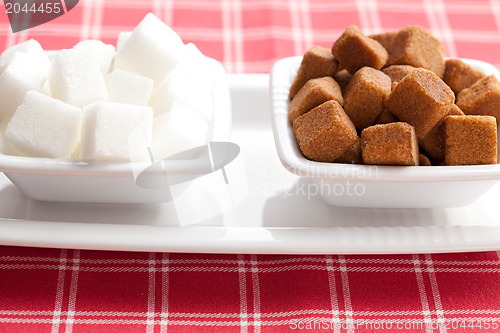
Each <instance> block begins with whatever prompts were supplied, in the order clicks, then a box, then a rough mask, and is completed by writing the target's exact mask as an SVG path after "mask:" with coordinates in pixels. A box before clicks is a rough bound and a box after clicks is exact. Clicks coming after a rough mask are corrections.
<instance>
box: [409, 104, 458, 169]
mask: <svg viewBox="0 0 500 333" xmlns="http://www.w3.org/2000/svg"><path fill="white" fill-rule="evenodd" d="M463 115H464V113H463V112H462V111H461V110H460V108H459V107H458V106H456V105H455V104H453V105H452V106H451V109H450V111H449V112H448V116H463ZM444 119H446V117H445V118H443V119H442V120H441V121H440V122H439V123H438V124H437V125H436V126H434V128H433V129H431V130H430V131H429V133H427V135H426V136H425V137H424V138H422V139H420V140H419V144H420V147H422V148H423V149H424V150H425V151H426V153H427V154H428V155H429V156H431V157H432V158H433V159H434V160H435V161H441V160H443V159H444Z"/></svg>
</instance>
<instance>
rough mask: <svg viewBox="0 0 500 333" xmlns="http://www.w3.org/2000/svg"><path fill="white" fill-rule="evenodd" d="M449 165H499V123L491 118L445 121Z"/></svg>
mask: <svg viewBox="0 0 500 333" xmlns="http://www.w3.org/2000/svg"><path fill="white" fill-rule="evenodd" d="M444 129H445V145H446V148H445V162H446V165H477V164H496V163H497V123H496V120H495V118H494V117H491V116H449V117H446V118H445V119H444Z"/></svg>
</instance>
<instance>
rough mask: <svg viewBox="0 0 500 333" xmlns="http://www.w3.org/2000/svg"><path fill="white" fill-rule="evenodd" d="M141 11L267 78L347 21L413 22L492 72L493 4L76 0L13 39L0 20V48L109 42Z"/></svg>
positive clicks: (238, 67) (386, 26)
mask: <svg viewBox="0 0 500 333" xmlns="http://www.w3.org/2000/svg"><path fill="white" fill-rule="evenodd" d="M0 11H1V12H2V13H4V12H5V10H4V7H3V3H2V4H1V6H0ZM148 12H153V13H155V14H156V15H157V16H158V17H160V18H161V19H162V20H164V21H165V22H166V23H167V24H168V25H170V26H171V27H172V28H173V29H175V31H177V32H178V33H179V35H180V36H181V37H182V38H183V40H184V42H193V43H195V44H196V45H197V46H198V47H199V48H200V49H201V51H202V52H203V53H205V54H207V55H208V56H210V57H213V58H215V59H218V60H220V61H221V62H222V63H223V64H224V66H225V68H226V70H227V71H228V72H229V73H268V72H269V70H270V68H271V65H272V63H273V62H274V61H276V59H279V58H283V57H288V56H293V55H302V54H303V53H304V52H305V51H306V50H307V49H308V48H309V47H311V46H312V45H314V44H317V45H322V46H325V47H331V45H332V43H333V42H334V41H335V39H336V38H337V37H338V36H339V35H340V34H341V33H342V31H343V30H344V29H345V28H346V27H347V26H348V25H350V24H357V25H358V26H360V27H361V29H362V30H363V31H364V32H365V33H366V34H371V33H377V32H382V31H389V30H396V29H400V28H402V27H405V26H407V25H409V24H418V25H421V26H423V27H424V28H426V29H428V30H430V31H431V32H432V33H433V34H434V35H435V36H436V37H438V38H440V39H441V40H442V41H443V42H444V45H445V49H446V55H447V56H449V57H463V58H473V59H479V60H484V61H487V62H490V63H492V64H495V65H496V66H499V67H500V55H499V54H500V30H499V29H500V1H499V0H489V1H488V0H455V1H444V0H405V1H394V0H356V1H348V0H343V1H338V0H336V1H332V0H203V1H202V0H180V1H173V0H149V1H135V0H107V1H105V0H81V1H80V2H79V4H78V5H77V6H76V7H75V8H73V9H72V10H71V11H69V12H68V13H66V14H65V15H63V16H61V17H59V18H57V19H55V20H54V21H51V22H49V23H46V24H43V25H41V26H38V27H35V28H32V29H30V30H27V31H23V32H20V33H17V34H15V35H13V34H10V26H9V24H8V21H7V15H0V17H1V18H0V32H1V34H0V49H4V48H6V47H9V46H11V45H14V44H16V43H19V42H22V41H24V40H27V39H29V38H35V39H37V40H39V41H40V43H41V44H42V46H43V47H44V48H46V49H59V48H68V47H71V46H73V45H74V44H75V43H77V42H78V41H80V40H82V39H88V38H95V39H102V40H103V41H104V42H106V43H112V44H115V43H116V38H117V36H118V33H119V32H120V31H126V30H132V29H133V27H134V26H135V25H137V23H138V22H139V21H140V20H141V19H142V18H143V17H144V15H145V14H146V13H148Z"/></svg>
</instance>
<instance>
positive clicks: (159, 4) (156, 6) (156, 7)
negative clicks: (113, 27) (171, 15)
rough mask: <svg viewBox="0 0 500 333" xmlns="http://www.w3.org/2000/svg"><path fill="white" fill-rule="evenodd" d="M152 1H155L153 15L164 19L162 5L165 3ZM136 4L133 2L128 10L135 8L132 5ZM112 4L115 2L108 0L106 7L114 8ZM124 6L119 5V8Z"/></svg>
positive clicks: (158, 0) (157, 0) (159, 0)
mask: <svg viewBox="0 0 500 333" xmlns="http://www.w3.org/2000/svg"><path fill="white" fill-rule="evenodd" d="M152 1H153V4H152V12H153V14H154V15H155V16H156V17H162V16H163V15H162V12H163V11H162V9H161V7H162V4H163V1H162V0H152ZM134 2H135V1H133V2H132V4H130V5H128V8H133V6H132V5H133V3H134ZM112 4H113V2H112V1H109V0H108V1H107V2H106V7H110V6H112ZM136 4H137V3H136ZM122 6H123V4H121V5H119V6H118V7H119V8H121V7H122ZM139 8H142V6H141V7H139Z"/></svg>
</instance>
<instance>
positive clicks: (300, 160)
mask: <svg viewBox="0 0 500 333" xmlns="http://www.w3.org/2000/svg"><path fill="white" fill-rule="evenodd" d="M456 59H460V60H462V61H464V62H465V63H467V64H469V65H471V66H472V67H473V68H474V69H476V70H479V71H481V72H483V73H484V74H486V75H495V76H496V77H497V78H498V79H499V80H500V72H499V71H498V69H497V68H496V67H494V66H493V65H491V64H489V63H487V62H484V61H481V60H475V59H465V58H456ZM301 60H302V56H295V57H287V58H283V59H280V60H278V61H276V62H275V63H274V64H273V66H272V68H271V72H270V78H269V80H270V84H269V88H270V99H271V101H270V102H271V125H272V129H273V136H274V141H275V144H276V148H277V151H278V156H279V158H280V160H281V163H282V164H283V166H284V167H285V168H286V169H287V170H288V171H290V172H291V173H293V174H296V175H298V176H302V177H307V178H321V179H329V180H356V181H374V182H375V181H384V182H422V181H433V182H435V181H440V182H454V181H474V180H492V179H500V165H499V164H491V165H460V166H385V165H361V164H343V163H328V162H314V161H311V160H308V159H307V158H305V157H304V155H303V154H302V152H301V151H300V148H299V147H298V144H297V141H296V139H295V134H294V132H293V128H292V125H291V124H290V121H289V119H288V106H289V103H290V101H289V97H288V91H289V89H290V86H291V83H292V80H293V78H294V76H295V74H296V72H297V69H298V68H299V66H300V62H301Z"/></svg>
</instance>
